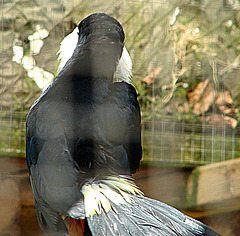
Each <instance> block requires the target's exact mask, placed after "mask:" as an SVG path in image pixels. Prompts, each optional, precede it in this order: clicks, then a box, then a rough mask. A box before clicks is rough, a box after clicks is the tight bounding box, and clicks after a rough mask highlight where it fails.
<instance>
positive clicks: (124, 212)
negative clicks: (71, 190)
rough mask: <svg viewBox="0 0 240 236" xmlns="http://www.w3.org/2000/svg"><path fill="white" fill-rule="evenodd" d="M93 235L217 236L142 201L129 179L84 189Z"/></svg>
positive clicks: (170, 209)
mask: <svg viewBox="0 0 240 236" xmlns="http://www.w3.org/2000/svg"><path fill="white" fill-rule="evenodd" d="M83 194H84V197H85V211H86V216H87V221H88V225H89V228H90V230H91V232H92V235H114V236H115V235H136V236H140V235H143V236H145V235H158V236H160V235H167V236H169V235H186V236H191V235H208V236H217V235H220V234H218V233H217V232H215V231H214V230H212V229H211V228H209V227H208V226H206V225H204V224H203V223H201V222H199V221H197V220H195V219H192V218H191V217H188V216H186V215H184V214H183V213H181V212H180V211H178V210H176V209H175V208H173V207H170V206H168V205H166V204H164V203H162V202H159V201H156V200H153V199H150V198H147V197H144V196H143V195H142V194H141V191H140V190H139V189H138V188H137V187H136V186H135V185H134V183H133V182H132V181H131V179H126V178H124V177H109V178H108V179H107V180H104V181H97V182H93V183H91V184H87V185H85V186H84V189H83Z"/></svg>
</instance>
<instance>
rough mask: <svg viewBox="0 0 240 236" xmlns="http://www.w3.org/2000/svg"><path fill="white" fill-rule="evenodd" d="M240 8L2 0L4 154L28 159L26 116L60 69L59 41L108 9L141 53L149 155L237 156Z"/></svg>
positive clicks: (188, 160) (185, 160) (185, 158)
mask: <svg viewBox="0 0 240 236" xmlns="http://www.w3.org/2000/svg"><path fill="white" fill-rule="evenodd" d="M238 11H239V4H237V1H236V2H235V1H223V2H221V1H219V3H218V1H217V2H216V1H213V2H211V1H173V0H172V1H164V0H162V1H154V0H148V1H147V0H143V1H134V0H131V1H127V0H121V1H101V0H98V1H94V2H92V1H86V0H82V1H77V0H72V1H64V0H62V1H55V0H51V1H44V0H41V1H40V0H21V1H20V0H18V1H17V0H9V1H2V2H1V36H0V44H1V53H0V60H1V62H0V113H1V116H0V132H1V138H0V152H1V153H2V154H3V155H7V154H9V153H12V154H14V155H16V154H21V155H23V156H24V154H25V120H26V116H27V113H28V110H29V108H30V107H31V104H33V102H34V101H35V100H36V99H37V98H38V96H39V95H40V94H41V93H42V91H43V90H44V89H45V88H46V87H47V85H48V84H50V83H51V81H52V79H53V78H54V76H55V75H56V68H57V65H58V62H57V56H56V52H57V50H58V47H59V43H60V41H61V40H62V39H63V37H64V36H65V35H67V34H68V33H69V32H71V31H72V30H73V29H74V27H75V26H76V24H78V23H79V21H80V20H81V19H83V18H84V17H86V16H87V15H88V14H90V13H93V12H106V13H108V14H110V15H112V16H114V17H116V18H117V19H118V20H119V21H120V22H121V23H122V25H123V27H124V29H125V32H126V47H127V48H128V50H129V52H130V55H131V57H132V59H133V66H134V68H133V84H134V85H135V87H136V89H137V90H138V93H139V102H140V105H141V110H142V140H143V141H142V142H143V150H144V155H143V160H144V161H152V162H166V163H168V162H169V163H180V164H194V165H195V164H208V163H214V162H219V161H224V160H228V159H233V158H237V157H239V150H240V147H239V126H238V117H239V111H238V109H239V102H238V100H239V91H240V90H239V81H240V78H239V74H240V73H239V69H240V68H239V61H240V59H239V52H240V51H239V46H237V42H238V41H237V40H238V39H239V38H238V37H239V36H237V35H239V21H240V20H239V14H238V13H237V12H238ZM217 16H218V17H217ZM219 19H221V20H219Z"/></svg>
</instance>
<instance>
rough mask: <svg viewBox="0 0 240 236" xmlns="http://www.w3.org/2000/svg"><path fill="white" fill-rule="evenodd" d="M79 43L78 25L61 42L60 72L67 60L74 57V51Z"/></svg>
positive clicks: (59, 52) (59, 55)
mask: <svg viewBox="0 0 240 236" xmlns="http://www.w3.org/2000/svg"><path fill="white" fill-rule="evenodd" d="M77 43H78V27H76V28H75V29H74V30H73V32H72V33H70V34H69V35H67V36H66V37H65V38H64V39H63V40H62V42H61V43H60V48H59V50H58V52H57V54H58V61H60V63H59V66H58V69H57V71H58V72H60V71H61V70H62V68H63V67H64V66H65V64H66V63H67V61H68V60H69V59H70V58H71V57H72V55H73V52H74V50H75V48H76V46H77Z"/></svg>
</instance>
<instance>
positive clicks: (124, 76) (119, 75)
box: [57, 27, 132, 83]
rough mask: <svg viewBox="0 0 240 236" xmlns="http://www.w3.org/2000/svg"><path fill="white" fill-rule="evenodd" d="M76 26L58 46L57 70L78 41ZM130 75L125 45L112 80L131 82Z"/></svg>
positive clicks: (70, 54) (130, 64) (61, 67)
mask: <svg viewBox="0 0 240 236" xmlns="http://www.w3.org/2000/svg"><path fill="white" fill-rule="evenodd" d="M78 37H79V35H78V27H76V28H75V29H74V30H73V32H72V33H70V34H68V35H67V36H66V37H65V38H64V39H63V40H62V42H61V43H60V48H59V50H58V52H57V55H58V61H60V63H59V66H58V69H57V72H60V71H61V70H62V69H63V67H64V66H65V64H66V63H67V61H68V60H69V59H70V58H71V57H72V55H73V52H74V50H75V48H76V46H77V43H78ZM131 77H132V61H131V58H130V56H129V53H128V51H127V49H126V47H125V46H124V47H123V51H122V56H121V58H120V60H119V62H118V64H117V68H116V72H115V74H114V82H120V81H125V82H127V83H130V82H131Z"/></svg>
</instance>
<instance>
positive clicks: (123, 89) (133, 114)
mask: <svg viewBox="0 0 240 236" xmlns="http://www.w3.org/2000/svg"><path fill="white" fill-rule="evenodd" d="M115 86H116V87H117V88H116V91H117V93H116V94H117V95H115V96H122V97H121V98H120V97H119V98H117V99H118V101H119V102H120V101H122V100H123V101H124V100H125V103H126V104H128V109H126V108H125V109H124V110H125V111H126V114H127V117H126V134H125V138H124V142H123V145H124V148H125V149H126V151H127V155H128V161H129V163H130V171H131V173H135V172H136V170H138V168H139V163H140V160H141V158H142V144H141V114H140V107H139V104H138V100H137V93H136V90H135V88H134V87H133V86H132V85H131V84H127V83H124V82H121V83H115Z"/></svg>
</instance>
